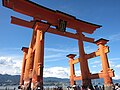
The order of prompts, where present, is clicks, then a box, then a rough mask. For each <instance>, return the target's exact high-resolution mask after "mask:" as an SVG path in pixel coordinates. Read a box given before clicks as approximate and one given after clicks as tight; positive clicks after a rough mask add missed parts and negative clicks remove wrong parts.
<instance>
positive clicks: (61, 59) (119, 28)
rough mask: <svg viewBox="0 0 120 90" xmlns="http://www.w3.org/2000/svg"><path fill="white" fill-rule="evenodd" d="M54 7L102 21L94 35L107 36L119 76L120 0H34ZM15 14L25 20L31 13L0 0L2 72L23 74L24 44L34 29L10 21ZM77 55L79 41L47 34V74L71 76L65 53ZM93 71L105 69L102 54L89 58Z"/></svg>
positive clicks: (90, 47) (89, 49)
mask: <svg viewBox="0 0 120 90" xmlns="http://www.w3.org/2000/svg"><path fill="white" fill-rule="evenodd" d="M31 1H33V2H36V3H38V4H40V5H43V6H46V7H48V8H51V9H53V10H60V11H63V12H66V13H68V14H71V15H73V16H76V18H78V19H81V20H84V21H88V22H92V23H95V24H99V25H102V28H100V29H97V30H96V31H95V32H94V33H93V34H92V35H89V34H85V35H86V36H88V37H93V38H95V40H98V39H100V38H106V39H108V40H110V41H109V43H108V44H107V45H108V46H109V47H110V52H109V54H108V59H109V62H110V67H111V68H112V69H114V71H115V77H114V78H115V79H120V54H119V53H120V5H119V4H120V0H99V1H98V0H74V1H73V0H31ZM11 16H16V17H19V18H22V19H26V20H32V17H28V16H25V15H21V14H19V13H16V12H14V11H12V10H10V9H8V8H5V7H3V6H2V0H0V73H1V74H12V75H16V74H20V71H21V63H22V57H23V53H22V51H21V48H22V47H23V46H25V47H28V46H29V43H30V40H31V36H32V29H28V28H25V27H20V26H17V25H12V24H10V17H11ZM84 46H85V52H86V53H91V52H93V51H96V50H97V48H98V47H97V46H96V45H94V44H91V43H85V44H84ZM69 53H74V54H77V56H76V58H77V57H78V56H79V55H78V44H77V41H76V40H74V39H69V38H65V37H62V36H58V35H53V34H49V33H46V34H45V65H44V77H50V76H53V77H60V78H69V64H68V61H69V60H68V58H66V55H67V54H69ZM89 67H90V71H91V73H97V72H100V71H101V70H102V67H101V60H100V57H96V58H94V59H90V60H89ZM75 69H76V75H80V66H79V63H78V64H76V65H75Z"/></svg>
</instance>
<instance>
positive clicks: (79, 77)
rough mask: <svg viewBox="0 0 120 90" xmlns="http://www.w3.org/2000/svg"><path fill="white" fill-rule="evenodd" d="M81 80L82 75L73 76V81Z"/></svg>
mask: <svg viewBox="0 0 120 90" xmlns="http://www.w3.org/2000/svg"><path fill="white" fill-rule="evenodd" d="M78 80H82V76H75V77H74V81H78Z"/></svg>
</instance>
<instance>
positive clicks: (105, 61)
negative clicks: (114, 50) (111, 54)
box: [95, 39, 112, 90]
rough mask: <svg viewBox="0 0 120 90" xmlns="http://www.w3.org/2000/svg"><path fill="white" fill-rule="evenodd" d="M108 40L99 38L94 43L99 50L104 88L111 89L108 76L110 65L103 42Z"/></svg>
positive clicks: (110, 80)
mask: <svg viewBox="0 0 120 90" xmlns="http://www.w3.org/2000/svg"><path fill="white" fill-rule="evenodd" d="M108 41H109V40H106V39H99V40H98V41H96V42H95V43H96V44H97V45H98V46H99V50H100V57H101V61H102V69H103V70H102V72H103V78H104V86H105V90H112V78H111V77H110V76H109V70H110V66H109V62H108V58H107V54H106V53H105V51H104V48H105V44H106V43H107V42H108Z"/></svg>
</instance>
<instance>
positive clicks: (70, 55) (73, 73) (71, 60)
mask: <svg viewBox="0 0 120 90" xmlns="http://www.w3.org/2000/svg"><path fill="white" fill-rule="evenodd" d="M75 56H76V55H75V54H69V55H67V57H68V58H69V59H70V60H69V64H70V85H72V86H73V85H76V82H75V81H74V77H75V68H74V64H72V62H73V61H74V57H75Z"/></svg>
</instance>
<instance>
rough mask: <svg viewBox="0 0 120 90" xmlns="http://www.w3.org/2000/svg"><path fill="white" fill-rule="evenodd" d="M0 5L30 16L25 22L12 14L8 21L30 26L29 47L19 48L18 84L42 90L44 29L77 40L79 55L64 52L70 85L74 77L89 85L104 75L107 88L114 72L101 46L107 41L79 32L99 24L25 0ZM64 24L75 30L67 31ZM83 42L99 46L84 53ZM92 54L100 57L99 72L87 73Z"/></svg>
mask: <svg viewBox="0 0 120 90" xmlns="http://www.w3.org/2000/svg"><path fill="white" fill-rule="evenodd" d="M3 6H5V7H7V8H10V9H12V10H14V11H16V12H19V13H22V14H25V15H27V16H31V17H33V20H31V21H25V20H22V19H19V18H16V17H13V16H12V17H11V18H12V20H11V23H12V24H16V25H20V26H24V27H28V28H32V29H33V35H32V40H31V43H30V45H29V48H26V47H23V48H22V50H23V52H24V57H23V64H22V72H21V78H20V86H22V85H24V86H25V87H26V88H27V87H28V88H30V87H31V88H35V87H37V86H40V88H41V89H42V90H43V67H44V35H45V32H49V33H53V34H57V35H61V36H65V37H68V38H73V39H76V40H78V45H79V56H80V57H79V58H78V59H74V57H75V55H74V54H70V55H68V57H69V58H70V62H69V63H70V73H71V76H70V83H71V85H74V84H75V81H76V80H82V84H83V86H89V85H92V83H91V79H95V78H104V83H105V87H106V90H108V89H109V88H110V86H111V84H112V78H111V77H113V76H114V72H113V70H112V69H110V67H109V63H108V60H107V53H108V47H107V46H104V45H105V44H106V43H107V40H105V39H100V40H98V41H96V42H95V41H94V39H93V38H88V37H86V36H85V35H83V34H82V33H83V32H84V33H88V34H92V33H93V32H94V31H95V30H96V29H97V28H100V27H101V26H100V25H96V24H92V23H89V22H85V21H82V20H79V19H76V18H75V17H74V16H71V15H68V14H66V13H63V12H60V11H54V10H51V9H48V8H46V7H43V6H40V5H38V4H36V3H33V2H31V1H29V0H3ZM66 27H67V28H71V29H74V30H76V33H71V32H68V31H67V30H66ZM83 41H86V42H90V43H93V44H95V43H96V44H97V45H98V46H99V49H98V50H97V51H96V52H93V53H90V54H86V53H85V51H84V45H83ZM96 56H100V57H101V60H102V71H101V73H99V74H91V73H90V71H89V67H88V62H87V60H88V59H90V58H93V57H96ZM75 63H80V68H81V76H75V71H74V64H75ZM109 90H110V89H109Z"/></svg>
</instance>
